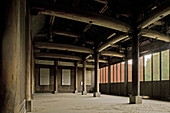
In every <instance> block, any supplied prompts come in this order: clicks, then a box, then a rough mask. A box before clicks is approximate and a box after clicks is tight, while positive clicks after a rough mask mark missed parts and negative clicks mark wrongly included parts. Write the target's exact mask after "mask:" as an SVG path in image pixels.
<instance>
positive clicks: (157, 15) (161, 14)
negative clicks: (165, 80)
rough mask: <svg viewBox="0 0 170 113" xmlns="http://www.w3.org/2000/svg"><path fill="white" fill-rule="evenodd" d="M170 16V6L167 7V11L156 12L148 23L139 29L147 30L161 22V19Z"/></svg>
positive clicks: (142, 24)
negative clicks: (155, 23)
mask: <svg viewBox="0 0 170 113" xmlns="http://www.w3.org/2000/svg"><path fill="white" fill-rule="evenodd" d="M169 14H170V6H169V7H166V8H165V9H162V10H159V11H158V12H155V13H154V14H152V15H151V16H150V17H149V18H148V19H147V20H146V21H144V22H143V23H141V24H140V25H139V26H138V28H146V27H148V26H149V25H151V24H153V23H154V22H156V21H158V20H160V19H161V18H163V17H165V16H167V15H169Z"/></svg>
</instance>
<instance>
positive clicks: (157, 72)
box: [153, 53, 160, 81]
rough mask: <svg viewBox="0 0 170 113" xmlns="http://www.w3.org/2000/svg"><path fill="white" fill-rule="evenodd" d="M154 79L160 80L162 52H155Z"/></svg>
mask: <svg viewBox="0 0 170 113" xmlns="http://www.w3.org/2000/svg"><path fill="white" fill-rule="evenodd" d="M153 80H154V81H158V80H160V53H154V54H153Z"/></svg>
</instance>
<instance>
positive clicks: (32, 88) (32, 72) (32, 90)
mask: <svg viewBox="0 0 170 113" xmlns="http://www.w3.org/2000/svg"><path fill="white" fill-rule="evenodd" d="M31 61H32V62H31V65H32V66H31V98H32V99H34V50H33V46H32V57H31Z"/></svg>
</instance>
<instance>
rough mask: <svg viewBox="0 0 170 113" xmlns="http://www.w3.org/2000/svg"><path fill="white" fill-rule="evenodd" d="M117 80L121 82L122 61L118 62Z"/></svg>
mask: <svg viewBox="0 0 170 113" xmlns="http://www.w3.org/2000/svg"><path fill="white" fill-rule="evenodd" d="M117 82H120V63H118V64H117Z"/></svg>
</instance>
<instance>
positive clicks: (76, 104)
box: [30, 93, 170, 113]
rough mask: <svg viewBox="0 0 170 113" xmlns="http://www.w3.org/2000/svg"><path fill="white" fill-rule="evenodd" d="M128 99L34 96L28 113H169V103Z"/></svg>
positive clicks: (115, 97) (64, 94)
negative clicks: (133, 101)
mask: <svg viewBox="0 0 170 113" xmlns="http://www.w3.org/2000/svg"><path fill="white" fill-rule="evenodd" d="M128 101H129V99H128V97H120V96H112V95H101V97H92V94H88V95H86V96H84V95H81V94H71V93H59V94H55V95H54V94H48V93H45V94H35V99H34V101H33V103H34V108H33V109H34V110H33V112H30V113H170V102H164V101H156V100H148V99H145V100H144V99H143V104H138V105H135V104H129V103H128Z"/></svg>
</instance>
